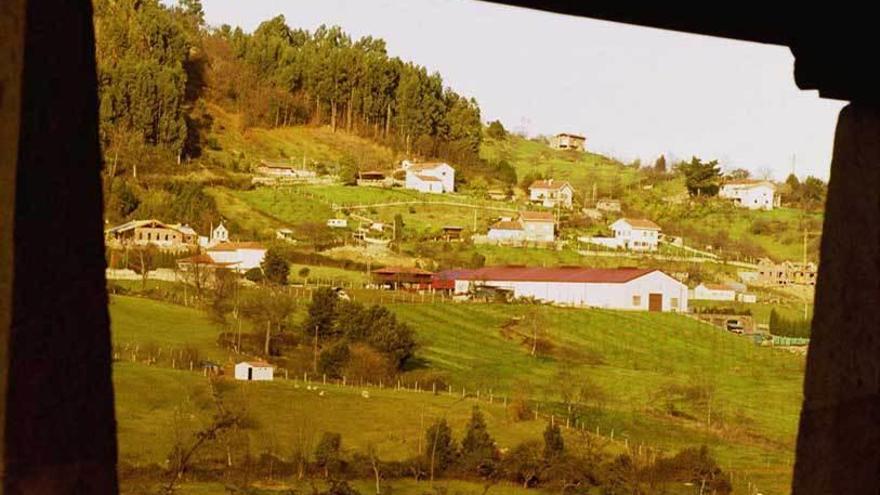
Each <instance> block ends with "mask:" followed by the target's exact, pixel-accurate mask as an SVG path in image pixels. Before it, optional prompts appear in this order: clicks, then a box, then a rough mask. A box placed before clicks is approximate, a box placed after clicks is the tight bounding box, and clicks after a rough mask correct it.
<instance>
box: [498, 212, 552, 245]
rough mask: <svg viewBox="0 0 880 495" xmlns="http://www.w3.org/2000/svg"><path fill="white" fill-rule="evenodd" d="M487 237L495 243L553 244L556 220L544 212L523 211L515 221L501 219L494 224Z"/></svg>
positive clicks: (550, 214)
mask: <svg viewBox="0 0 880 495" xmlns="http://www.w3.org/2000/svg"><path fill="white" fill-rule="evenodd" d="M487 237H488V239H489V240H491V241H495V242H504V241H512V242H553V241H554V240H555V239H556V219H554V218H553V214H552V213H550V212H546V211H523V212H520V214H519V217H518V218H517V219H516V220H513V219H511V218H502V219H501V220H499V221H498V222H495V223H494V224H493V225H492V226H491V227H489V234H488V235H487Z"/></svg>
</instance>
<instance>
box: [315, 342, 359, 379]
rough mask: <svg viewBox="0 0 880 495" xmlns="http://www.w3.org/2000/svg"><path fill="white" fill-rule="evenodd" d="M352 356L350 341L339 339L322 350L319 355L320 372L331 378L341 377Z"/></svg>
mask: <svg viewBox="0 0 880 495" xmlns="http://www.w3.org/2000/svg"><path fill="white" fill-rule="evenodd" d="M350 357H351V350H350V349H349V347H348V342H345V341H339V342H336V343H335V344H333V345H332V346H330V347H328V348H325V349H324V350H322V351H321V354H320V356H319V357H318V372H319V373H324V374H326V375H327V376H329V377H330V378H341V377H342V372H343V369H344V368H345V366H346V365H347V364H348V361H349V358H350Z"/></svg>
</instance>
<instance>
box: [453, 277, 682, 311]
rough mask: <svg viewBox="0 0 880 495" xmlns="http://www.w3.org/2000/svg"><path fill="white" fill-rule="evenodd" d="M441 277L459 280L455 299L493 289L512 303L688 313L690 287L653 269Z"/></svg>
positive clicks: (455, 284) (455, 282) (455, 285)
mask: <svg viewBox="0 0 880 495" xmlns="http://www.w3.org/2000/svg"><path fill="white" fill-rule="evenodd" d="M438 278H439V279H441V280H449V279H452V280H454V287H455V289H454V291H455V293H456V294H468V293H474V292H476V291H478V290H480V289H483V288H493V289H495V290H500V291H506V292H508V293H509V294H510V295H511V296H512V297H513V298H535V299H537V300H539V301H544V302H548V303H554V304H561V305H567V306H579V307H596V308H608V309H621V310H636V311H680V312H685V311H687V308H688V289H687V286H686V285H684V284H683V283H681V282H679V281H678V280H676V279H675V278H673V277H671V276H669V275H667V274H666V273H664V272H662V271H660V270H654V269H640V268H612V269H597V268H581V267H573V268H539V267H486V268H479V269H476V270H456V271H453V272H445V273H442V274H440V275H439V276H438Z"/></svg>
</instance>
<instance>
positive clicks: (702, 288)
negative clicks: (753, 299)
mask: <svg viewBox="0 0 880 495" xmlns="http://www.w3.org/2000/svg"><path fill="white" fill-rule="evenodd" d="M693 299H695V300H696V299H699V300H703V301H736V289H734V288H732V287H728V286H727V285H724V284H706V283H703V284H700V285H698V286H696V287H694V295H693Z"/></svg>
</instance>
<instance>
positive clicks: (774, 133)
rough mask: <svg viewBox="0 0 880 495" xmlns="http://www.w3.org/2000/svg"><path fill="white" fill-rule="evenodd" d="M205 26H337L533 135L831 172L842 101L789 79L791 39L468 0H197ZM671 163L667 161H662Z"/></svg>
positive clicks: (649, 155)
mask: <svg viewBox="0 0 880 495" xmlns="http://www.w3.org/2000/svg"><path fill="white" fill-rule="evenodd" d="M203 5H204V8H205V14H206V17H207V21H208V23H209V24H210V25H212V26H219V25H221V24H224V23H225V24H230V25H232V26H241V27H242V28H243V29H244V30H246V31H252V30H253V29H254V28H256V26H257V25H258V24H259V23H260V22H262V21H264V20H267V19H269V18H271V17H273V16H275V15H278V14H283V15H284V17H285V18H286V20H287V24H288V25H289V26H291V27H295V28H304V29H308V30H310V31H312V30H314V29H315V28H316V27H318V26H319V25H321V24H327V25H339V26H341V27H342V28H343V29H344V30H345V31H346V32H348V33H349V34H350V35H351V36H352V37H353V38H358V37H361V36H366V35H371V36H374V37H379V38H383V39H384V40H385V41H386V42H387V46H388V51H389V54H390V55H392V56H399V57H400V58H402V59H404V60H408V61H412V62H415V63H417V64H419V65H423V66H425V67H427V68H428V70H429V71H439V72H440V73H441V74H442V76H443V80H444V83H445V84H446V85H447V86H450V87H452V88H453V89H454V90H455V91H457V92H458V93H460V94H463V95H465V96H468V97H474V98H476V99H477V101H478V102H479V104H480V108H481V111H482V116H483V120H484V121H490V120H495V119H500V120H501V121H502V122H503V123H504V125H505V127H507V128H508V129H511V130H521V131H524V132H526V133H528V134H529V135H535V134H555V133H557V132H572V133H579V134H583V135H585V136H587V148H588V149H589V150H591V151H596V152H599V153H604V154H609V155H611V156H614V157H616V158H619V159H622V160H625V161H629V160H632V159H634V158H641V159H642V162H643V163H648V162H650V163H652V162H653V160H654V159H655V158H656V157H657V156H658V155H660V154H661V153H665V154H666V155H667V158H670V156H671V157H672V158H680V159H689V158H690V157H691V156H692V155H697V156H699V157H701V158H704V159H718V160H719V161H720V162H721V164H722V165H723V167H724V168H725V169H727V170H729V169H733V168H737V167H744V168H747V169H749V170H751V171H753V172H758V171H759V170H761V169H767V168H769V169H771V170H773V173H774V174H773V175H774V178H776V179H777V180H782V179H784V178H785V177H786V176H787V175H788V173H789V172H790V171H791V169H792V158H793V156H794V157H795V160H794V161H795V164H796V172H797V174H798V175H799V176H801V177H803V176H805V175H815V176H818V177H821V178H823V179H827V177H828V173H829V167H830V161H831V149H832V141H833V135H834V125H835V122H836V119H837V113H838V112H839V110H840V108H841V107H842V106H843V104H844V103H843V102H840V101H835V100H824V99H821V98H819V96H818V93H816V92H815V91H801V90H799V89H798V88H797V86H796V85H795V83H794V76H793V64H794V58H793V57H792V55H791V52H790V51H789V50H788V48H785V47H778V46H771V45H760V44H756V43H746V42H741V41H732V40H722V39H716V38H711V37H706V36H697V35H689V34H682V33H675V32H670V31H663V30H658V29H650V28H643V27H636V26H628V25H625V24H616V23H610V22H604V21H596V20H591V19H585V18H579V17H569V16H563V15H558V14H550V13H544V12H538V11H533V10H527V9H520V8H514V7H506V6H498V5H494V4H487V3H482V2H476V1H472V0H247V1H246V2H245V1H242V0H203ZM667 161H668V160H667Z"/></svg>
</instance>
